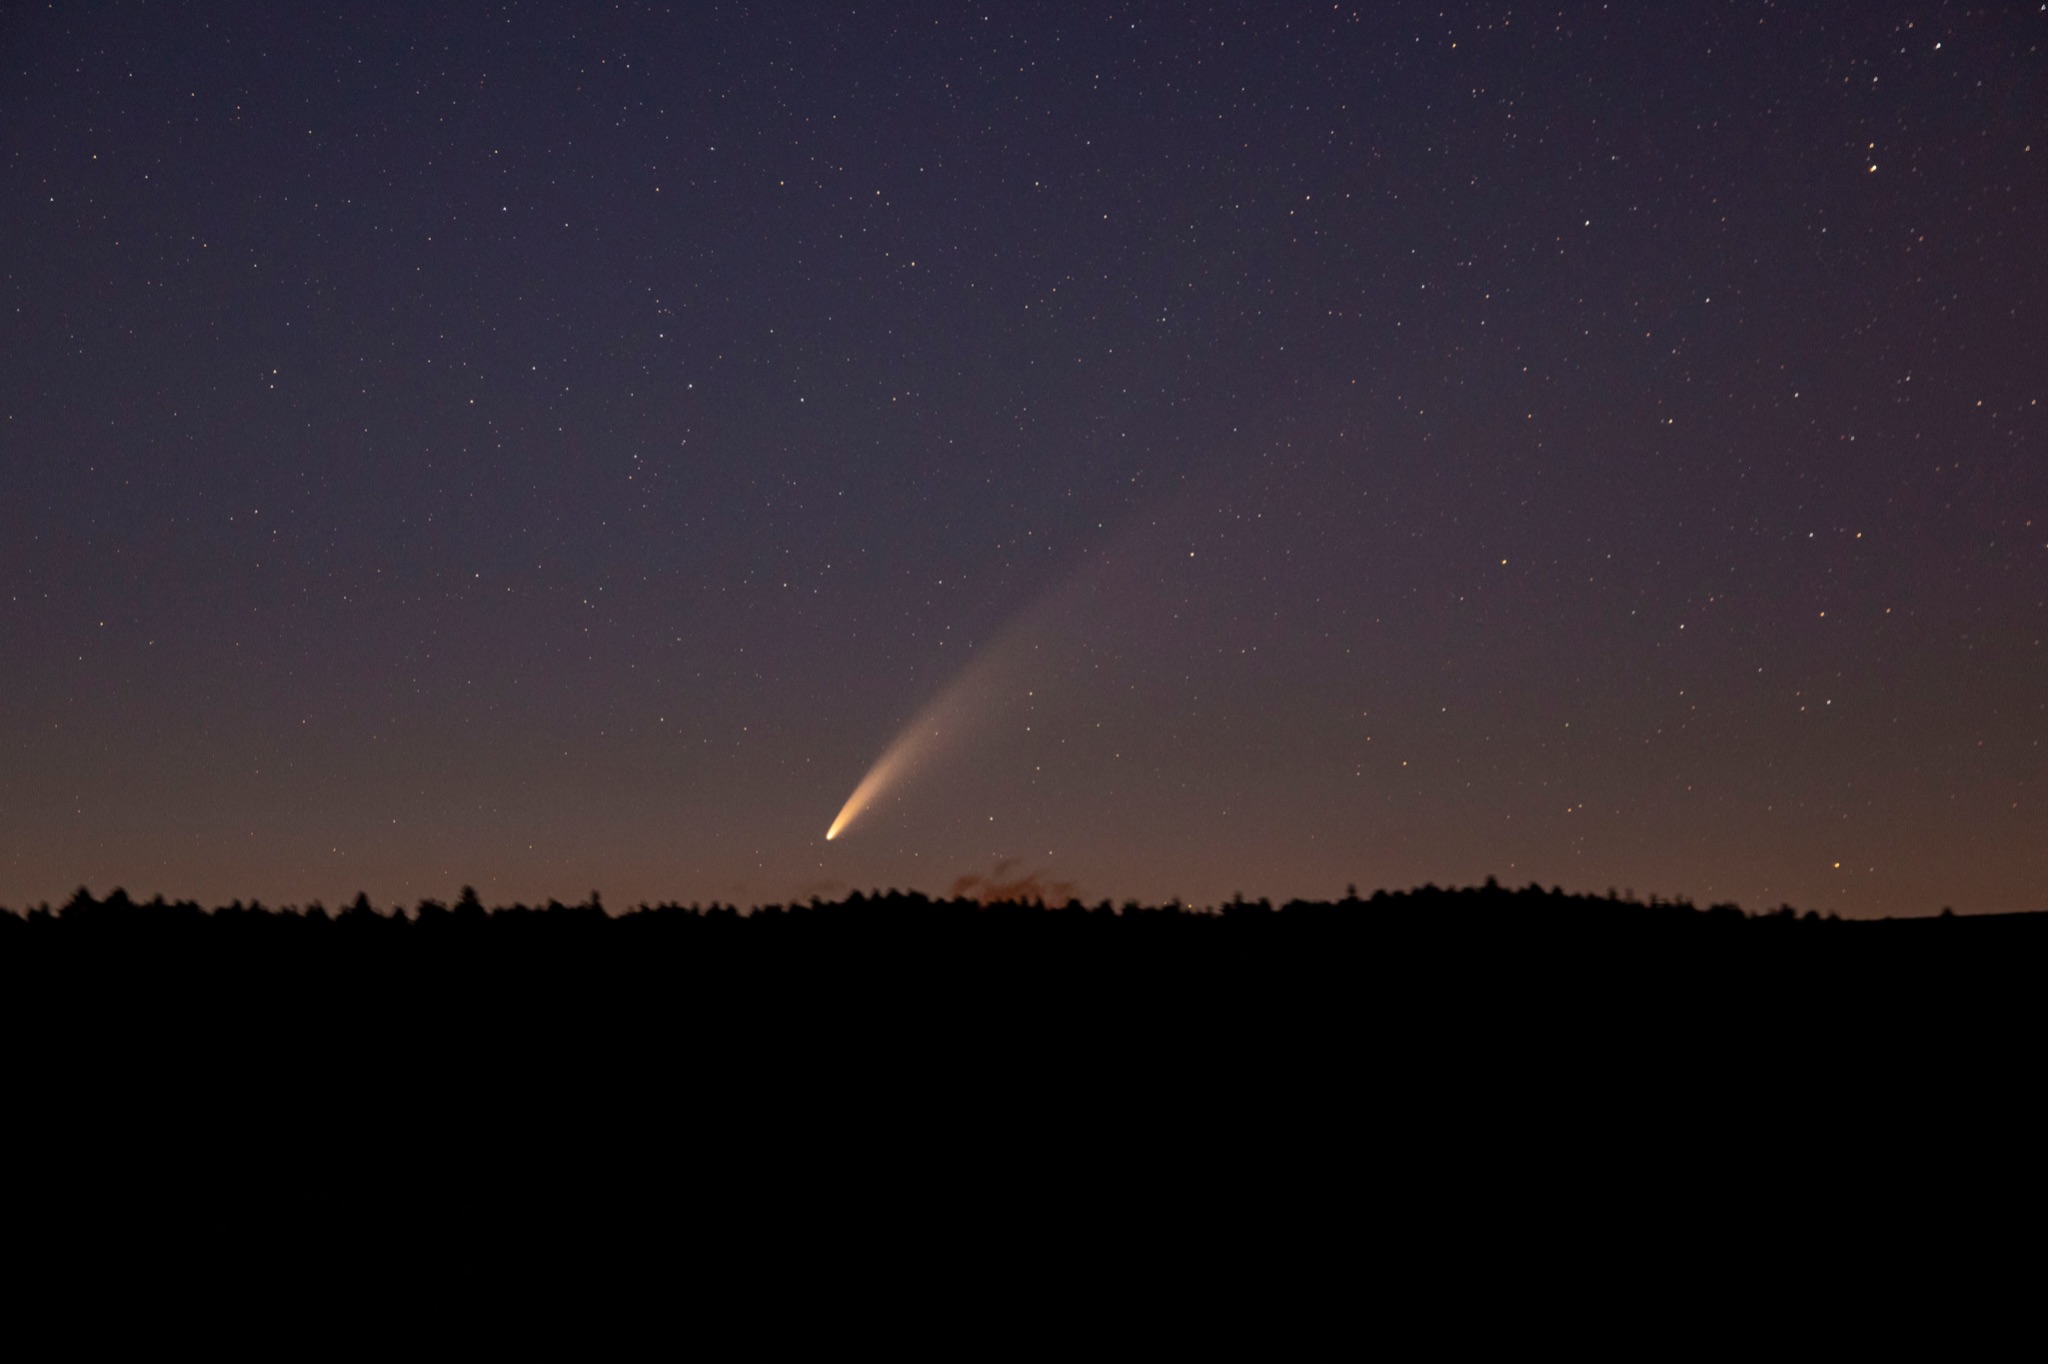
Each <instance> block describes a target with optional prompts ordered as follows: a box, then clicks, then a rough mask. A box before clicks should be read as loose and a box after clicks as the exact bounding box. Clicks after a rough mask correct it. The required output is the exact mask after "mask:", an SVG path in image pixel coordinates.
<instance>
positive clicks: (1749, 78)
mask: <svg viewBox="0 0 2048 1364" xmlns="http://www.w3.org/2000/svg"><path fill="white" fill-rule="evenodd" d="M0 54H4V62H0V247H4V249H0V646H4V657H5V667H4V669H0V755H4V756H0V772H4V773H5V775H6V778H7V780H6V782H5V783H4V786H0V903H4V904H15V905H19V904H24V903H33V902H35V901H38V900H44V899H48V900H61V899H62V898H63V897H64V896H65V895H67V894H68V893H69V892H70V890H71V889H72V888H73V887H75V886H76V885H78V884H80V883H86V884H90V885H91V886H93V887H95V888H96V889H106V888H110V887H112V886H114V885H116V884H120V885H125V886H126V887H128V888H129V889H130V890H131V891H133V892H136V893H139V894H147V893H151V892H154V891H157V890H163V891H164V892H166V893H169V894H174V895H180V896H190V897H193V898H197V899H202V900H207V901H225V900H228V899H231V898H242V899H247V898H250V897H252V896H260V897H262V898H263V899H265V900H267V901H271V902H277V901H293V902H303V901H306V900H310V899H314V898H321V899H324V900H326V901H327V902H329V903H336V902H340V901H343V900H345V899H347V898H348V897H350V896H352V895H353V894H354V893H355V892H356V890H358V889H363V890H366V891H368V892H369V893H370V894H371V896H372V897H373V898H375V899H376V900H378V901H379V902H380V903H389V902H391V901H394V900H407V899H412V898H417V897H419V896H423V895H439V896H442V897H444V898H445V897H447V896H449V895H451V894H452V893H453V892H454V890H455V889H456V888H457V887H459V886H460V885H461V884H463V883H465V882H470V883H474V884H475V885H476V886H477V887H478V888H479V889H480V890H481V891H482V893H483V894H484V897H485V898H486V899H487V900H493V901H496V900H508V899H512V898H525V899H528V900H536V901H537V900H542V899H545V898H546V897H548V896H550V895H556V896H561V897H563V898H565V899H567V898H573V897H577V896H580V895H582V894H583V893H584V892H586V891H587V890H588V889H590V888H591V887H592V886H595V887H598V888H599V889H601V890H602V891H603V893H604V894H605V896H606V898H607V900H608V901H610V902H612V903H614V904H618V903H630V902H633V901H637V900H641V899H683V900H690V899H695V898H703V899H710V898H718V899H725V900H738V901H741V902H748V901H766V900H773V899H787V898H790V897H794V896H805V895H809V894H813V893H822V894H834V893H837V892H838V891H839V890H842V889H844V888H847V887H858V888H863V889H865V888H867V887H870V886H888V885H901V886H916V887H920V888H924V889H928V890H933V891H943V890H945V889H946V888H947V886H949V885H950V884H951V883H952V882H953V881H954V880H955V879H956V878H958V877H961V876H964V875H981V876H986V875H989V874H990V873H991V869H992V868H993V867H996V866H998V865H1004V866H1008V867H1010V868H1012V869H1013V871H1012V872H1011V873H1009V874H1016V872H1015V870H1014V869H1019V868H1021V869H1028V870H1030V871H1033V872H1037V873H1041V874H1043V875H1044V876H1046V877H1048V878H1050V879H1053V880H1057V881H1061V882H1068V883H1073V884H1075V885H1077V886H1078V887H1079V889H1080V891H1081V892H1082V893H1083V894H1086V895H1088V896H1090V897H1091V898H1094V897H1096V896H1109V897H1115V898H1122V897H1124V896H1127V895H1128V896H1140V897H1145V898H1148V899H1161V898H1164V897H1165V896H1167V895H1169V894H1179V895H1181V896H1183V897H1187V898H1191V899H1194V900H1197V901H1209V900H1215V899H1219V898H1223V897H1226V896H1228V895H1229V894H1231V893H1232V892H1234V891H1240V890H1241V891H1244V892H1245V893H1247V894H1251V895H1270V896H1273V897H1275V898H1276V899H1277V898H1284V897H1287V896H1290V895H1295V894H1303V895H1319V896H1321V895H1331V894H1335V893H1338V892H1340V891H1341V890H1342V888H1343V886H1344V885H1345V884H1347V883H1357V884H1359V885H1361V886H1368V887H1369V886H1376V885H1408V884H1414V883H1419V882H1422V881H1435V882H1438V883H1458V882H1466V881H1474V880H1477V879H1479V878H1481V877H1484V876H1486V875H1488V874H1494V875H1498V876H1499V877H1500V878H1501V879H1502V880H1503V881H1507V882H1511V883H1520V882H1526V881H1529V880H1540V881H1542V882H1543V883H1544V884H1546V885H1549V884H1552V883H1562V884H1564V885H1566V886H1568V887H1574V888H1584V889H1604V888H1605V887H1607V886H1609V885H1614V886H1617V887H1630V888H1634V889H1637V890H1638V891H1641V892H1645V893H1647V892H1652V891H1654V892H1658V893H1662V894H1689V895H1693V896H1696V897H1699V898H1701V899H1703V900H1704V899H1706V898H1709V897H1711V898H1715V899H1736V900H1740V901H1741V902H1743V903H1744V904H1746V905H1749V906H1751V907H1762V906H1765V905H1770V904H1775V903H1777V902H1779V901H1780V900H1786V901H1791V902H1793V903H1796V904H1798V905H1800V906H1802V907H1805V906H1814V907H1818V908H1821V909H1824V910H1825V909H1833V910H1837V911H1839V912H1841V913H1843V914H1846V915H1854V914H1885V913H1925V912H1930V911H1932V910H1936V909H1939V908H1940V907H1941V906H1942V905H1944V904H1953V905H1954V906H1955V907H1956V908H1957V909H1958V910H1994V909H2021V908H2039V907H2040V898H2041V895H2042V887H2043V886H2044V885H2048V837H2044V835H2048V805H2044V804H2043V803H2042V801H2043V797H2044V794H2048V791H2044V780H2048V753H2044V751H2043V740H2044V738H2048V651H2044V648H2043V643H2042V641H2043V639H2044V637H2048V447H2044V438H2048V343H2044V339H2043V338H2044V337H2048V329H2044V323H2048V313H2044V308H2048V252H2044V251H2043V250H2042V249H2041V242H2042V240H2043V232H2042V226H2041V225H2042V223H2043V222H2048V172H2044V169H2043V167H2044V165H2048V96H2044V91H2048V82H2044V79H2043V76H2044V71H2048V8H2044V7H2041V6H2038V5H2034V4H2024V3H2023V4H2017V5H1961V4H1940V3H1921V4H1876V5H1866V4H1859V5H1817V6H1792V5H1779V4H1769V3H1757V2H1755V0H1739V2H1738V0H1731V2H1728V3H1716V4H1713V5H1704V6H1692V7H1678V8H1676V9H1668V10H1667V8H1665V7H1657V8H1655V9H1654V10H1649V11H1645V10H1641V9H1640V8H1638V7H1603V6H1600V5H1596V4H1585V5H1578V4H1573V5H1563V6H1557V5H1553V6H1549V7H1545V8H1541V9H1525V8H1521V7H1516V6H1511V5H1505V4H1477V5H1451V6H1443V5H1437V6H1413V5H1382V6H1363V5H1357V6H1354V5H1346V4H1340V5H1335V6H1331V5H1306V4H1304V5H1286V4H1262V5H1256V6H1251V5H1246V6H1231V5H1221V6H1207V7H1183V6H1166V5H1125V4H1118V5H1111V6H1108V7H1101V8H1095V9H1087V10H1081V9H1076V8H1075V7H1073V6H1069V5H1053V4H1045V5H1031V4H1006V5H992V6H986V7H982V8H980V9H978V10H966V9H963V10H950V9H945V8H943V7H940V8H938V9H933V8H930V7H922V6H874V7H869V6H856V5H824V4H819V5H794V6H776V7H752V6H737V5H704V6H686V7H679V8H674V9H670V8H665V7H658V6H647V5H634V4H615V5H613V4H607V5H565V6H537V5H516V4H511V5H508V4H475V5H454V6H438V7H434V8H433V9H432V10H431V12H425V13H420V12H414V11H413V10H410V9H408V8H405V7H392V6H348V7H343V8H342V9H340V10H339V11H334V12H322V13H320V14H318V15H308V14H304V13H300V12H297V11H279V10H276V9H274V8H273V7H267V6H255V5H240V4H228V5H211V6H193V5H180V4H126V3H108V4H101V5H95V6H87V7H71V8H45V9H31V8H28V7H17V8H15V9H13V10H11V11H9V13H8V14H7V16H6V17H4V18H0ZM992 650H999V651H1001V653H1000V655H998V654H997V653H992V652H991V651H992ZM980 657H987V658H996V657H1000V658H1001V659H1003V660H1006V661H1004V662H1003V663H1002V666H1001V668H1000V669H996V668H993V667H991V668H990V669H989V670H988V671H990V672H991V673H992V674H993V673H1000V676H997V677H994V679H993V680H992V681H991V682H990V683H989V684H988V695H987V697H986V699H985V702H983V703H980V705H979V709H978V710H977V712H976V714H975V716H974V721H973V728H972V732H971V733H966V734H963V737H962V738H961V740H960V742H959V743H958V744H957V745H956V746H955V747H954V748H953V749H952V750H950V751H949V752H948V753H947V754H946V755H943V756H941V757H936V758H934V760H933V761H932V762H931V763H930V765H929V766H928V767H926V768H925V769H923V770H921V771H919V772H918V773H917V774H916V775H915V776H914V777H913V778H911V779H908V780H906V781H905V782H904V783H903V784H902V785H901V787H900V788H899V789H896V790H894V791H892V792H890V793H889V794H888V795H887V796H886V797H885V798H884V799H883V800H881V801H880V802H879V803H878V804H876V805H875V807H874V808H873V809H872V810H870V811H869V812H868V813H867V814H865V815H863V817H862V819H861V822H860V824H859V825H858V826H857V827H856V828H854V829H853V830H852V831H851V832H849V833H848V834H847V835H845V836H843V837H841V838H840V839H838V840H835V841H834V842H833V843H832V844H830V845H829V846H828V845H827V844H826V843H825V841H824V838H823V834H824V831H825V828H826V826H827V823H828V822H829V821H830V820H831V818H832V816H833V813H834V811H835V810H837V809H839V807H840V804H841V802H842V801H844V800H845V799H846V797H847V793H848V792H849V791H851V790H852V789H853V788H854V786H855V784H856V783H857V782H858V781H859V780H860V779H861V777H862V774H863V773H864V772H865V771H866V769H867V767H868V765H869V764H870V763H871V762H872V761H873V760H874V759H875V758H876V756H877V755H878V754H880V753H881V752H882V751H883V750H884V748H885V747H886V746H887V745H888V744H889V743H890V742H891V740H892V738H893V737H894V736H895V735H896V734H897V733H898V732H899V731H900V730H901V729H902V727H903V726H904V725H906V724H907V723H908V722H910V721H911V720H912V718H913V717H914V716H915V715H917V714H918V713H919V711H920V709H921V708H922V707H924V706H926V705H927V704H928V703H930V702H932V701H933V698H934V697H937V696H939V695H941V694H942V692H943V691H944V689H945V688H946V687H947V685H948V684H949V682H951V681H952V680H953V679H955V678H957V677H959V676H960V675H961V672H962V669H963V668H965V667H967V665H968V664H969V662H970V660H973V659H975V658H980Z"/></svg>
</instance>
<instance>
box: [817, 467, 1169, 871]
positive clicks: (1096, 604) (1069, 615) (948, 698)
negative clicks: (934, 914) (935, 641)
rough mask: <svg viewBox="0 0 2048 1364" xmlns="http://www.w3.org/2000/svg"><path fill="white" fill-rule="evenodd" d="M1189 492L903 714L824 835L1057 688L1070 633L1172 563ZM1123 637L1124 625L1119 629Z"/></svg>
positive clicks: (1101, 629)
mask: <svg viewBox="0 0 2048 1364" xmlns="http://www.w3.org/2000/svg"><path fill="white" fill-rule="evenodd" d="M1194 505H1195V503H1194V501H1193V498H1192V495H1191V494H1190V493H1188V492H1183V494H1182V495H1181V496H1180V497H1178V498H1176V499H1174V501H1173V502H1172V503H1170V504H1169V505H1168V506H1167V507H1166V508H1164V509H1162V514H1159V515H1155V516H1154V517H1152V518H1149V524H1148V525H1144V526H1138V527H1132V528H1130V529H1128V530H1125V531H1122V532H1119V533H1118V534H1117V536H1116V537H1115V539H1116V543H1115V545H1114V547H1109V546H1105V547H1103V548H1102V549H1098V550H1097V551H1095V552H1094V553H1093V554H1090V555H1088V556H1087V557H1085V558H1084V559H1083V560H1082V561H1081V563H1080V564H1078V565H1077V566H1075V567H1074V568H1073V569H1072V570H1071V571H1070V572H1069V573H1068V574H1067V576H1066V577H1065V579H1064V580H1063V581H1060V582H1059V583H1057V584H1055V585H1054V586H1053V587H1052V589H1051V590H1049V591H1048V592H1046V593H1045V594H1044V595H1043V596H1042V597H1040V598H1039V600H1038V601H1037V603H1036V604H1035V605H1033V606H1032V607H1031V608H1030V609H1028V610H1026V611H1025V612H1024V613H1023V614H1022V615H1021V616H1020V617H1018V618H1017V619H1016V620H1014V621H1012V622H1011V624H1010V625H1009V626H1008V627H1007V628H1006V629H1005V630H1004V631H1003V632H1002V633H1001V634H1000V635H998V636H996V638H995V640H994V641H993V642H992V643H990V644H989V645H987V646H986V647H985V648H983V649H982V650H981V651H980V652H978V653H977V654H976V655H975V656H974V658H973V659H972V660H971V661H970V662H969V663H968V664H967V665H966V666H965V667H963V668H962V669H961V670H960V672H959V674H958V675H957V676H955V677H954V679H953V680H952V681H951V682H949V683H947V684H946V687H945V689H944V690H942V691H941V692H939V694H938V695H937V696H935V697H933V698H932V700H931V701H930V703H929V704H927V705H926V706H925V708H924V709H923V710H921V711H919V712H918V713H917V714H916V715H915V716H914V717H912V719H911V721H910V723H909V724H907V725H905V726H904V727H903V729H902V731H901V732H899V733H898V734H897V736H896V737H895V738H894V739H893V740H891V741H890V743H889V746H888V747H887V748H885V749H883V750H882V755H881V756H880V757H879V758H876V759H875V761H874V764H873V766H871V767H869V768H868V771H867V775H866V776H864V777H862V778H861V779H860V785H858V786H856V787H854V788H853V794H852V795H850V796H848V797H847V798H846V804H844V805H842V806H841V807H840V808H839V816H838V818H836V819H834V820H833V821H832V827H831V828H829V829H827V830H826V831H825V841H826V842H828V843H829V842H832V841H833V840H835V839H837V838H838V837H839V836H840V835H841V834H843V833H845V832H846V831H847V829H848V828H850V827H851V826H852V825H853V822H854V821H855V820H857V819H859V818H860V817H861V815H862V814H863V813H865V812H866V811H868V810H869V809H871V808H873V806H874V804H875V802H876V801H877V800H879V799H881V797H882V796H883V795H884V794H886V793H887V792H889V791H891V790H893V789H895V788H896V787H897V786H899V785H901V784H902V782H903V781H904V780H905V778H907V777H909V776H910V775H911V774H912V773H913V772H915V771H917V770H918V769H920V768H922V767H924V766H925V765H926V764H927V763H929V762H930V761H931V760H932V759H933V758H934V757H935V756H937V755H938V753H939V752H940V750H941V749H944V748H948V747H951V746H952V745H953V744H954V743H955V742H956V741H957V740H959V739H961V738H962V737H963V736H965V735H966V734H968V733H970V732H971V731H972V730H973V729H974V728H975V727H976V725H977V723H978V722H979V721H982V720H984V719H988V718H991V717H993V716H994V715H996V714H997V713H999V712H1000V711H1001V710H1002V709H1003V705H1004V703H1005V702H1010V701H1015V700H1017V699H1019V698H1020V696H1021V695H1023V694H1026V688H1027V687H1028V686H1030V685H1033V684H1034V679H1035V685H1038V686H1046V685H1047V684H1048V682H1054V683H1055V684H1056V682H1057V679H1056V678H1048V676H1047V673H1048V670H1051V671H1052V672H1054V673H1055V674H1056V673H1057V670H1058V662H1057V660H1058V659H1059V658H1060V657H1062V656H1067V655H1072V654H1073V653H1074V652H1075V637H1076V635H1077V632H1086V631H1089V630H1093V631H1094V632H1096V633H1098V634H1100V633H1107V632H1108V631H1109V630H1110V629H1112V628H1114V627H1113V625H1112V622H1113V621H1114V620H1115V619H1117V618H1119V617H1124V616H1127V615H1128V613H1129V612H1130V611H1131V610H1132V609H1133V608H1134V607H1135V606H1136V604H1137V603H1139V602H1141V601H1143V600H1144V599H1145V598H1146V596H1147V584H1149V583H1152V582H1155V581H1156V580H1158V579H1159V577H1160V574H1161V572H1162V571H1163V569H1164V566H1166V565H1169V564H1173V563H1176V562H1178V561H1179V560H1180V558H1181V556H1182V555H1184V554H1185V555H1187V557H1190V558H1191V557H1193V556H1192V554H1191V553H1189V551H1188V550H1187V549H1186V544H1187V542H1188V539H1189V530H1188V525H1189V513H1190V511H1191V510H1192V508H1193V507H1194ZM1124 633H1126V634H1128V633H1129V630H1128V627H1127V626H1126V627H1124Z"/></svg>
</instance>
